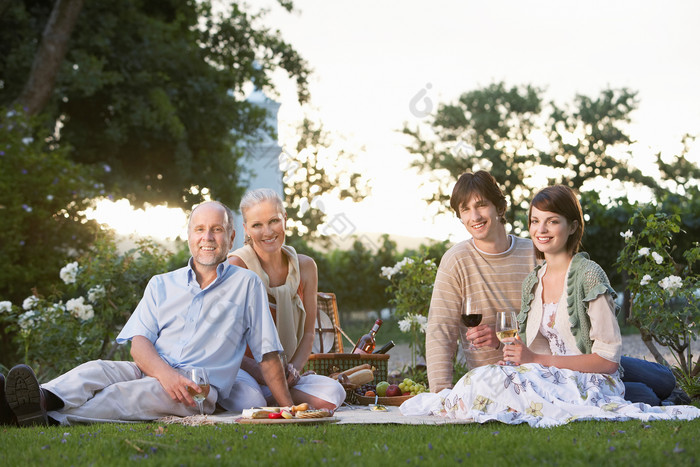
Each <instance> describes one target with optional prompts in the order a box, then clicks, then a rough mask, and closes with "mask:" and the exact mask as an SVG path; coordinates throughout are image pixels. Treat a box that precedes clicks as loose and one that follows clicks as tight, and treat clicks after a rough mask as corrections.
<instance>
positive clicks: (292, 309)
mask: <svg viewBox="0 0 700 467" xmlns="http://www.w3.org/2000/svg"><path fill="white" fill-rule="evenodd" d="M240 209H241V214H242V215H243V226H244V229H245V246H243V247H242V248H239V249H238V250H236V251H234V252H233V253H230V254H229V263H231V264H233V265H235V266H239V267H242V268H246V269H250V270H251V271H253V272H255V273H256V274H257V275H258V276H259V277H260V278H261V279H262V281H263V284H264V285H265V287H266V289H267V293H268V298H269V301H270V313H271V314H272V318H273V319H274V320H275V325H276V327H277V332H278V335H279V338H280V342H281V343H282V346H283V347H284V355H283V356H282V357H283V361H285V360H286V362H287V367H286V368H287V373H288V379H287V383H288V385H289V392H290V393H291V395H292V398H293V399H294V403H296V404H299V403H301V402H308V403H309V404H310V405H311V406H312V407H315V408H317V409H318V408H328V409H335V408H337V407H338V406H339V405H340V404H342V403H343V400H344V399H345V390H344V389H343V387H342V386H341V385H340V383H338V382H337V381H335V380H333V379H331V378H328V377H326V376H320V375H315V374H307V375H300V374H299V372H300V371H301V370H302V368H304V365H306V362H307V360H308V358H309V355H310V354H311V347H312V345H313V339H314V324H315V322H316V295H317V291H318V288H317V287H318V273H317V270H316V263H315V262H314V260H313V259H311V258H310V257H308V256H305V255H299V254H297V253H296V251H295V250H294V248H292V247H291V246H288V245H285V243H284V240H285V228H286V222H287V213H286V212H285V210H284V206H283V204H282V199H281V198H280V197H279V195H278V194H277V193H276V192H275V191H273V190H270V189H258V190H253V191H250V192H248V193H246V194H245V195H244V196H243V199H242V200H241V205H240ZM270 396H271V394H270V391H269V389H268V388H267V386H265V385H264V380H263V378H262V373H261V372H260V369H259V367H258V365H257V363H256V362H255V360H254V359H253V358H252V355H250V354H248V356H247V357H244V359H243V363H242V364H241V371H239V373H238V376H237V378H236V384H235V385H234V387H233V389H232V391H231V395H230V399H232V401H233V403H234V405H235V406H236V408H237V409H239V410H243V409H247V408H251V407H259V406H265V405H268V404H269V403H271V402H272V401H271V400H270Z"/></svg>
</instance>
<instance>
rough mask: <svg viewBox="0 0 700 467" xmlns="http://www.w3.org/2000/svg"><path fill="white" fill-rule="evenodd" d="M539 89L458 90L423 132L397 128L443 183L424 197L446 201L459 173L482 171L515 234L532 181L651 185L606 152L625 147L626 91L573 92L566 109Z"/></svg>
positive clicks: (629, 95)
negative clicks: (492, 181) (495, 187)
mask: <svg viewBox="0 0 700 467" xmlns="http://www.w3.org/2000/svg"><path fill="white" fill-rule="evenodd" d="M542 94H543V91H542V90H541V89H538V88H534V87H532V86H529V85H528V86H513V87H510V88H508V87H506V85H505V84H504V83H496V84H491V85H490V86H487V87H485V88H483V89H477V90H474V91H470V92H467V93H464V94H462V96H460V98H459V99H458V102H457V103H456V104H441V105H440V106H439V107H438V110H437V113H436V115H435V116H434V118H433V119H432V120H431V121H429V130H430V133H431V134H430V136H429V137H424V136H423V135H422V134H421V132H420V128H416V129H410V128H404V132H405V133H406V134H408V135H410V136H412V137H413V140H414V141H413V145H412V146H411V147H409V150H410V151H411V152H412V153H413V154H416V155H417V159H416V161H415V163H414V165H415V166H416V167H417V168H419V169H420V170H422V171H425V172H431V173H433V174H434V175H435V178H436V179H442V180H445V179H448V180H450V183H449V184H446V183H444V182H443V183H442V189H441V190H440V191H439V192H438V193H437V194H436V195H435V196H434V197H433V198H431V199H430V200H428V201H430V202H435V201H440V202H441V204H442V205H443V206H446V205H447V203H446V202H445V201H446V200H447V199H448V197H449V196H448V192H447V190H448V189H449V187H451V186H452V184H453V183H454V181H456V179H457V177H458V176H459V175H461V174H462V173H464V172H466V171H472V170H476V169H479V168H482V169H486V170H489V171H490V172H491V174H492V175H493V176H494V177H495V178H496V180H497V181H498V182H499V183H500V184H501V187H502V188H503V190H504V193H505V195H506V197H507V199H508V202H509V203H508V204H509V211H508V212H507V213H506V218H507V219H508V221H509V222H511V223H514V226H515V231H516V233H518V232H520V231H522V230H523V229H524V223H523V218H524V212H525V210H526V209H527V206H528V205H529V200H530V198H531V195H532V193H533V190H534V189H535V188H537V186H538V185H544V184H546V183H549V184H552V183H564V184H567V185H569V186H571V187H572V188H575V189H581V188H582V187H583V186H584V183H585V182H586V181H589V180H593V179H596V178H599V177H600V178H603V179H608V180H610V179H612V178H615V179H616V180H621V181H630V182H633V183H636V184H641V185H645V186H649V187H651V188H652V189H657V188H658V186H657V184H656V181H655V180H654V179H653V178H652V177H648V176H645V175H643V174H642V173H641V172H640V171H639V170H637V169H635V168H633V167H630V166H629V165H628V164H627V161H626V160H625V159H623V158H619V157H613V156H612V153H613V152H614V150H617V152H621V151H627V153H628V152H629V148H628V145H629V143H630V142H631V140H630V137H629V136H628V134H627V133H626V125H627V124H628V123H629V121H630V113H631V112H632V111H633V110H635V109H636V107H637V100H636V94H635V93H634V92H631V91H629V90H627V89H620V90H613V89H606V90H604V91H602V92H601V94H600V96H598V97H596V98H590V97H587V96H582V95H578V96H576V97H575V99H574V102H573V104H572V105H571V106H569V107H566V108H563V107H559V106H558V105H557V104H555V103H553V102H545V101H544V99H543V97H542ZM543 136H544V138H543ZM544 139H546V141H547V142H543V140H544Z"/></svg>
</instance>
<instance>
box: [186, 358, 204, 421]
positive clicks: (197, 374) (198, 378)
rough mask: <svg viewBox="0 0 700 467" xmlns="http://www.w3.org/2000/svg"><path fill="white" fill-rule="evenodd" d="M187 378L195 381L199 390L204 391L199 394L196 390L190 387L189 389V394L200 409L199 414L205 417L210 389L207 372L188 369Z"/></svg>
mask: <svg viewBox="0 0 700 467" xmlns="http://www.w3.org/2000/svg"><path fill="white" fill-rule="evenodd" d="M187 377H188V378H189V379H191V380H192V381H194V382H195V384H197V386H199V389H201V390H202V392H197V391H196V390H195V389H193V388H191V387H189V386H188V387H187V392H189V393H190V396H192V399H194V401H195V402H196V403H197V407H198V408H199V414H200V415H204V400H205V399H206V398H207V396H208V395H209V389H210V387H209V377H208V376H207V370H205V369H204V368H188V369H187Z"/></svg>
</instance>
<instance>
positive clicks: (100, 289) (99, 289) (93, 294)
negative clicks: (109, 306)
mask: <svg viewBox="0 0 700 467" xmlns="http://www.w3.org/2000/svg"><path fill="white" fill-rule="evenodd" d="M104 296H105V288H104V286H103V285H96V286H95V287H93V288H91V289H90V290H88V293H87V297H88V302H90V303H96V302H97V301H98V300H99V299H101V298H103V297H104Z"/></svg>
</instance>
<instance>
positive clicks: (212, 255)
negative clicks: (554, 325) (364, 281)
mask: <svg viewBox="0 0 700 467" xmlns="http://www.w3.org/2000/svg"><path fill="white" fill-rule="evenodd" d="M234 236H235V232H234V230H233V214H232V213H231V210H230V209H229V208H228V207H226V206H225V205H223V204H221V203H218V202H207V203H203V204H201V205H199V206H197V207H196V208H195V209H194V210H193V211H192V214H191V216H190V220H189V225H188V243H189V248H190V252H191V254H192V258H191V259H190V261H189V263H188V265H187V266H186V267H184V268H181V269H178V270H176V271H172V272H169V273H166V274H161V275H158V276H155V277H153V278H152V279H151V281H150V282H149V284H148V286H147V287H146V291H145V293H144V296H143V298H142V299H141V302H140V303H139V305H138V306H137V308H136V310H135V311H134V313H133V314H132V316H131V317H130V318H129V320H128V321H127V323H126V325H125V326H124V328H123V329H122V331H121V333H120V334H119V336H118V337H117V342H119V343H124V342H127V341H129V340H131V343H132V344H131V355H132V357H133V359H134V362H123V361H102V360H97V361H92V362H87V363H84V364H82V365H80V366H78V367H76V368H74V369H73V370H71V371H69V372H68V373H66V374H64V375H61V376H59V377H58V378H56V379H54V380H52V381H50V382H49V383H47V384H44V385H41V386H40V385H39V384H38V382H37V380H36V376H35V375H34V372H33V371H32V369H31V368H29V367H28V366H26V365H17V366H15V367H14V368H12V370H10V372H9V373H8V375H7V379H6V382H5V397H6V399H7V403H8V404H9V408H10V409H11V410H12V412H13V414H14V415H15V416H16V420H17V423H18V424H19V425H20V426H21V425H34V424H46V423H47V422H48V418H47V415H48V416H49V417H51V418H52V419H53V420H56V421H58V422H60V423H62V424H70V423H71V422H96V421H119V420H154V419H157V418H160V417H163V416H167V415H179V416H187V415H193V414H196V413H198V411H197V410H196V409H195V403H194V400H193V399H192V396H191V395H190V393H189V392H188V388H192V389H193V390H195V391H199V389H198V386H197V385H196V384H195V383H194V382H192V381H191V380H189V379H188V378H187V377H185V376H183V375H182V374H181V373H180V372H178V369H179V368H187V367H202V368H205V369H206V370H207V372H208V374H209V381H210V383H211V391H210V393H209V396H208V397H207V399H206V400H205V403H204V408H205V411H206V412H208V413H212V412H213V411H214V408H215V405H216V402H217V399H221V400H224V399H225V398H226V397H227V396H228V394H229V392H230V391H231V387H232V386H233V384H234V382H235V380H236V373H237V372H238V369H239V368H240V364H241V360H242V358H243V354H244V352H245V349H246V345H248V346H249V347H250V349H251V350H252V352H253V355H254V357H255V359H256V360H258V361H259V362H260V367H261V369H262V371H263V376H264V378H265V381H266V382H267V384H268V385H269V387H270V389H271V391H272V394H273V396H274V397H275V399H276V400H277V402H278V403H279V404H280V405H283V406H285V405H292V398H291V396H290V394H289V390H288V388H287V384H286V378H285V375H284V370H283V368H282V363H281V361H280V358H279V354H278V352H280V351H281V350H282V345H281V344H280V342H279V338H278V337H277V331H276V329H275V324H274V322H273V321H272V317H271V316H270V313H269V312H268V311H267V310H268V302H267V294H266V292H265V288H264V287H263V285H262V282H261V281H260V279H259V278H258V276H256V275H255V274H254V273H252V272H250V271H247V270H245V269H242V268H237V267H233V266H230V265H229V264H228V263H227V262H226V254H227V253H228V251H229V250H230V249H231V245H232V244H233V238H234ZM3 406H4V405H3V404H0V409H1V408H2V407H3ZM224 408H227V407H224ZM47 411H48V414H47ZM7 415H8V414H5V417H4V418H5V419H6V418H7Z"/></svg>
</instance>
